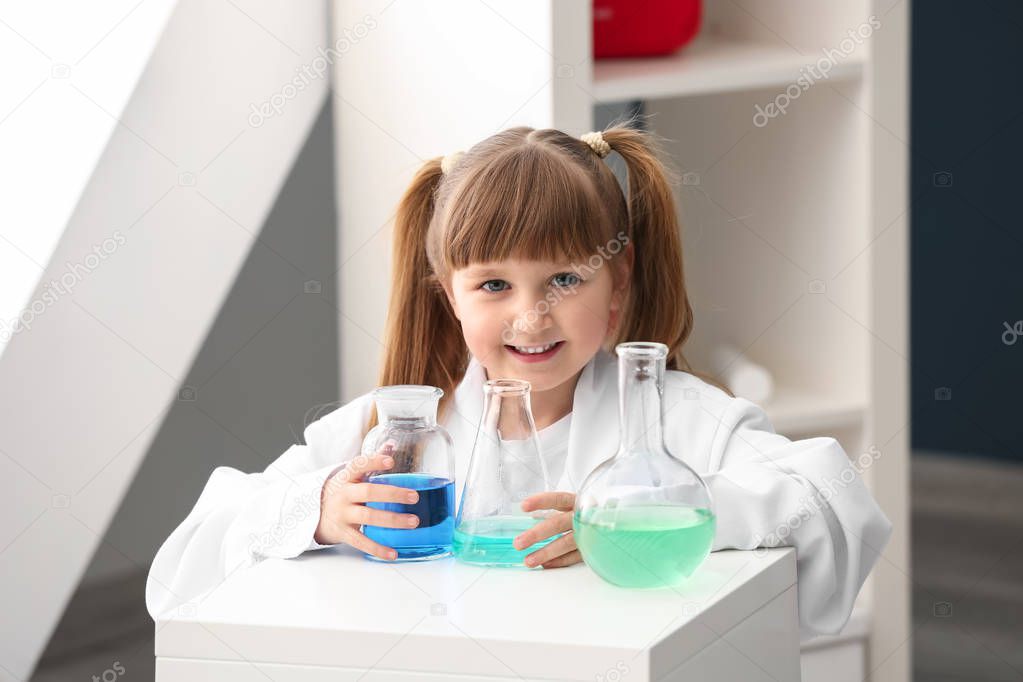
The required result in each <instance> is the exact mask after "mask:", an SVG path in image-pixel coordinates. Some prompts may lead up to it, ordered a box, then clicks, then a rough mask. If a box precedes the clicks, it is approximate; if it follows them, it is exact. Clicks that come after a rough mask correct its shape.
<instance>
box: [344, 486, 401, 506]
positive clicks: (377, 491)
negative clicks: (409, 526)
mask: <svg viewBox="0 0 1023 682" xmlns="http://www.w3.org/2000/svg"><path fill="white" fill-rule="evenodd" d="M344 498H345V500H347V501H349V502H398V503H401V504H414V503H416V502H418V501H419V493H417V492H416V491H415V490H412V489H411V488H402V487H401V486H398V485H387V484H385V483H353V484H352V485H350V486H348V487H347V488H346V489H345V493H344Z"/></svg>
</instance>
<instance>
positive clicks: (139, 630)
mask: <svg viewBox="0 0 1023 682" xmlns="http://www.w3.org/2000/svg"><path fill="white" fill-rule="evenodd" d="M912 465H913V529H912V534H913V581H914V590H913V623H914V627H915V631H914V636H913V640H912V641H913V647H914V649H913V660H914V667H915V674H914V679H915V680H918V681H921V682H932V681H933V682H985V681H987V680H992V681H995V680H997V681H999V682H1002V681H1009V680H1013V681H1019V682H1023V467H1021V466H1012V465H1009V464H1005V463H1000V462H992V461H987V460H981V459H964V458H958V457H945V456H940V455H933V454H925V453H916V454H915V455H914V457H913V463H912ZM144 591H145V575H143V574H141V573H139V574H137V575H132V576H130V577H128V578H125V579H123V580H119V581H116V582H113V583H110V584H106V585H100V586H95V587H91V588H89V589H82V590H79V591H78V593H77V594H76V595H75V597H74V598H73V600H72V602H71V604H70V606H69V608H68V610H67V611H66V612H65V615H64V619H63V620H62V622H61V623H60V625H59V626H58V628H57V631H56V633H55V634H54V636H53V638H52V640H51V641H50V645H49V647H48V648H47V650H46V653H45V654H44V656H43V660H42V662H41V664H40V666H39V669H38V670H37V672H36V674H35V676H33V677H32V680H35V681H39V682H43V681H45V682H51V681H53V682H56V681H57V680H60V681H61V682H63V681H64V680H91V679H93V675H96V676H98V677H99V678H100V679H107V680H111V679H114V675H116V679H118V680H122V681H125V682H143V681H148V680H152V679H153V622H152V620H150V618H149V614H148V613H146V609H145V604H144V599H143V595H144ZM106 671H112V672H108V673H107V674H106V675H105V676H104V672H106ZM121 671H123V672H121Z"/></svg>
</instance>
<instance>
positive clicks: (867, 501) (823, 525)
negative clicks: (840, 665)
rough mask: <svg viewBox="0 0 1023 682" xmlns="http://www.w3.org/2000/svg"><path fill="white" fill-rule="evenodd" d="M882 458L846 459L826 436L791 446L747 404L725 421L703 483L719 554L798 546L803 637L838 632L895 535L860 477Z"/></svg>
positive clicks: (732, 407) (731, 408)
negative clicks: (708, 495) (729, 550)
mask: <svg viewBox="0 0 1023 682" xmlns="http://www.w3.org/2000/svg"><path fill="white" fill-rule="evenodd" d="M878 455H879V453H873V454H872V453H865V454H864V455H862V456H860V457H858V458H856V460H850V459H849V457H848V456H847V455H846V453H845V451H844V450H843V449H842V446H841V445H839V443H838V441H836V440H835V439H834V438H830V437H818V438H808V439H805V440H797V441H791V440H789V439H788V438H785V437H784V436H781V435H779V434H777V433H775V432H774V429H773V427H772V426H771V423H770V421H769V419H768V417H767V415H766V414H765V412H764V411H763V410H762V409H761V408H760V407H758V406H756V405H755V404H753V403H752V402H750V401H748V400H746V399H744V398H734V399H732V400H731V401H730V404H729V405H728V407H727V409H725V410H724V412H723V414H722V417H721V420H720V423H719V424H718V428H717V431H716V434H715V436H714V439H713V445H712V449H711V459H710V465H711V466H710V467H709V471H710V473H708V474H706V475H705V476H704V480H705V481H706V483H707V485H708V487H709V488H710V491H711V496H712V499H713V502H714V507H715V512H716V514H717V535H716V538H715V541H714V546H713V549H714V550H718V549H724V548H736V549H754V548H756V547H775V546H779V545H790V546H793V547H795V548H796V570H797V592H798V601H799V622H800V631H801V634H802V635H803V636H804V637H810V636H814V635H819V634H835V633H837V632H839V631H840V630H841V629H842V627H843V626H844V625H845V623H846V621H848V619H849V615H850V614H851V613H852V608H853V602H854V600H855V599H856V595H857V594H858V593H859V591H860V588H861V586H862V585H863V581H864V580H865V579H866V577H867V575H868V574H869V573H870V571H871V569H872V568H873V566H874V564H875V563H876V562H877V560H878V557H879V555H880V552H881V551H882V550H883V549H884V547H885V545H886V544H887V543H888V540H889V538H890V537H891V533H892V524H891V522H890V521H889V520H888V518H887V517H886V516H885V514H884V512H882V511H881V508H880V507H879V506H878V504H877V502H876V501H875V500H874V498H873V496H872V495H871V493H870V491H869V490H868V489H867V487H866V485H865V484H864V482H863V480H862V478H861V476H860V474H861V473H862V472H863V471H864V470H865V467H869V466H870V465H871V464H872V463H873V461H875V460H876V459H877V456H878Z"/></svg>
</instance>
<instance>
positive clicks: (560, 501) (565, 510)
mask: <svg viewBox="0 0 1023 682" xmlns="http://www.w3.org/2000/svg"><path fill="white" fill-rule="evenodd" d="M574 507H575V494H574V493H566V492H556V493H537V494H536V495H530V496H529V497H527V498H526V499H524V500H522V511H526V512H529V511H534V510H536V509H555V510H557V511H558V513H556V514H552V515H551V516H549V517H548V518H546V519H544V520H543V521H541V522H540V523H538V524H536V525H535V526H533V527H532V528H530V529H529V530H527V531H524V532H522V533H520V534H519V535H517V536H516V537H515V540H514V542H513V543H512V546H514V547H515V549H523V548H525V547H529V546H530V545H532V544H533V543H535V542H539V541H541V540H544V539H546V538H549V537H551V536H552V535H556V534H558V533H565V534H564V535H562V536H561V537H560V538H558V539H557V540H554V541H553V542H551V543H550V544H548V545H547V546H546V547H543V548H542V549H538V550H536V551H535V552H533V553H532V554H528V555H526V558H525V563H526V565H527V566H537V565H540V566H543V567H544V568H559V567H562V566H571V565H572V564H577V563H579V562H580V561H582V560H583V557H582V554H580V552H579V550H578V549H576V546H575V533H573V532H572V510H573V508H574ZM565 531H567V532H565Z"/></svg>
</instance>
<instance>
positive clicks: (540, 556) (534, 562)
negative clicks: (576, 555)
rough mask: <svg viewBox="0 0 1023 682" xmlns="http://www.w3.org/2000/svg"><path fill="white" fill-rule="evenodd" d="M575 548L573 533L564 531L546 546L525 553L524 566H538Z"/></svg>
mask: <svg viewBox="0 0 1023 682" xmlns="http://www.w3.org/2000/svg"><path fill="white" fill-rule="evenodd" d="M575 548H576V546H575V533H566V534H565V535H562V536H561V537H560V538H558V539H557V540H555V541H553V542H551V543H550V544H549V545H547V546H546V547H544V548H542V549H538V550H536V551H535V552H533V553H532V554H528V555H526V558H525V562H526V566H538V565H539V564H542V563H545V562H547V561H550V560H551V559H554V558H555V557H559V556H561V555H562V554H567V553H569V552H571V551H572V550H574V549H575Z"/></svg>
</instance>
